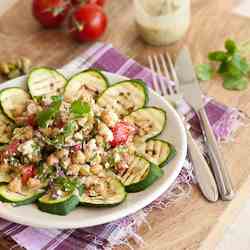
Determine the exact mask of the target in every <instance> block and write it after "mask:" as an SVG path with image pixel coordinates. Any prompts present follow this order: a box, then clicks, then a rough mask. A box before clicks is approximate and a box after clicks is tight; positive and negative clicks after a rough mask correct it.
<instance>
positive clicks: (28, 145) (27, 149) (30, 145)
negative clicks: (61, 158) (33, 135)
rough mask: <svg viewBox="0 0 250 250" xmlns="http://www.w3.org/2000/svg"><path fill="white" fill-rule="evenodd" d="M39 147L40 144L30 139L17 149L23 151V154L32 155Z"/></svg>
mask: <svg viewBox="0 0 250 250" xmlns="http://www.w3.org/2000/svg"><path fill="white" fill-rule="evenodd" d="M38 149H39V146H38V145H37V144H36V143H35V142H34V141H33V140H28V141H26V142H24V143H23V144H21V145H20V146H19V147H18V148H17V150H18V151H19V152H21V153H23V155H31V154H34V153H37V151H38Z"/></svg>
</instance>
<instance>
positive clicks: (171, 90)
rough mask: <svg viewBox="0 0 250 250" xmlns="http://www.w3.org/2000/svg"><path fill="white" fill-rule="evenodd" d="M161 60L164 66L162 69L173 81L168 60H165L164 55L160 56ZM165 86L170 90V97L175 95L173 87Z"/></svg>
mask: <svg viewBox="0 0 250 250" xmlns="http://www.w3.org/2000/svg"><path fill="white" fill-rule="evenodd" d="M160 59H161V64H162V67H163V71H164V74H165V75H166V76H167V78H168V79H170V80H171V78H170V74H169V72H168V68H167V63H166V60H165V58H164V56H163V54H160ZM165 86H166V88H168V90H169V94H170V95H174V89H173V86H172V85H169V84H168V85H167V84H165Z"/></svg>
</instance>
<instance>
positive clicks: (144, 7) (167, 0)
mask: <svg viewBox="0 0 250 250" xmlns="http://www.w3.org/2000/svg"><path fill="white" fill-rule="evenodd" d="M134 4H135V14H136V24H137V27H138V31H139V33H140V35H141V36H142V38H143V39H144V40H145V41H146V42H147V43H149V44H152V45H158V46H160V45H167V44H170V43H173V42H175V41H178V40H179V39H181V38H182V37H183V36H184V34H185V33H186V31H187V29H188V27H189V23H190V0H153V1H152V0H134Z"/></svg>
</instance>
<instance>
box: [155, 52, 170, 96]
mask: <svg viewBox="0 0 250 250" xmlns="http://www.w3.org/2000/svg"><path fill="white" fill-rule="evenodd" d="M153 60H154V62H155V67H156V72H157V74H158V75H159V76H160V77H159V83H160V88H161V90H162V94H163V95H167V94H168V92H167V87H166V84H165V83H164V80H163V78H162V76H163V73H162V70H161V66H160V63H159V60H158V57H157V56H156V55H153Z"/></svg>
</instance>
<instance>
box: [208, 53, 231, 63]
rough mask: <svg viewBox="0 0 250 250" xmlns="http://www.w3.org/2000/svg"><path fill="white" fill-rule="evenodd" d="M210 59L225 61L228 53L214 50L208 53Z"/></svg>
mask: <svg viewBox="0 0 250 250" xmlns="http://www.w3.org/2000/svg"><path fill="white" fill-rule="evenodd" d="M208 59H209V60H210V61H216V62H224V61H226V60H227V54H226V53H225V52H223V51H214V52H210V53H209V54H208Z"/></svg>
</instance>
